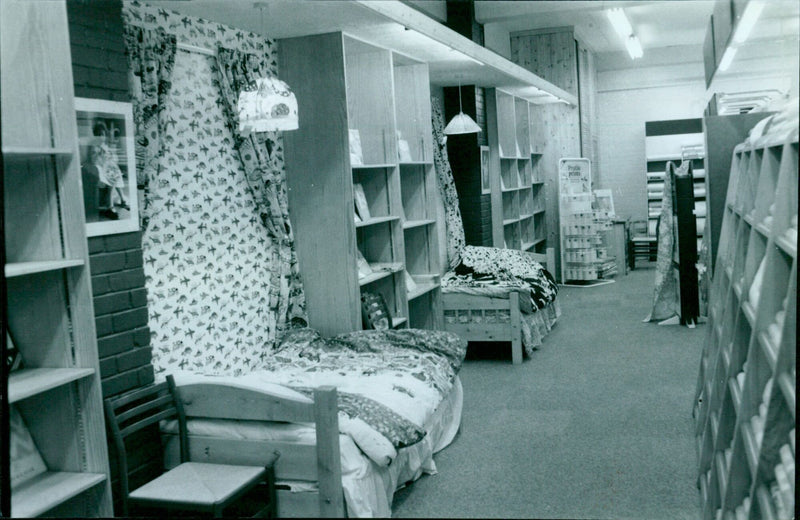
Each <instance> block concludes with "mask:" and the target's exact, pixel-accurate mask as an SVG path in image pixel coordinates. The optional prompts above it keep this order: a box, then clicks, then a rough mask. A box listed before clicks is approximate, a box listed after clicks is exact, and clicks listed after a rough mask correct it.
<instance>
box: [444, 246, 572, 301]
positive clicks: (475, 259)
mask: <svg viewBox="0 0 800 520" xmlns="http://www.w3.org/2000/svg"><path fill="white" fill-rule="evenodd" d="M442 291H444V292H461V293H466V294H478V295H482V296H490V297H502V296H504V295H507V294H508V291H518V292H520V293H521V294H529V295H530V299H528V298H521V299H520V300H521V303H520V308H521V309H522V311H523V312H525V313H531V312H536V311H537V310H541V309H544V308H545V307H547V306H548V305H549V304H550V303H551V302H553V301H554V300H555V297H556V294H557V293H558V286H557V285H556V282H555V279H554V278H553V275H552V274H550V273H549V272H548V271H547V269H545V268H544V266H542V264H540V263H539V262H537V261H536V260H534V259H532V258H531V257H530V256H529V255H527V254H525V253H524V252H522V251H518V250H515V249H501V248H497V247H480V246H465V247H464V249H463V250H462V252H461V257H460V259H459V261H458V263H457V264H456V267H455V269H453V270H452V271H448V272H447V273H446V274H445V275H444V276H443V277H442ZM529 304H530V305H529Z"/></svg>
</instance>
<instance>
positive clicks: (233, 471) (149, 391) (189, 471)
mask: <svg viewBox="0 0 800 520" xmlns="http://www.w3.org/2000/svg"><path fill="white" fill-rule="evenodd" d="M105 410H106V417H107V421H108V425H109V428H110V430H111V434H112V436H113V439H114V448H115V450H116V454H117V461H118V468H119V483H120V490H121V496H120V499H121V504H122V511H121V513H122V515H123V516H128V515H129V507H131V506H134V507H138V508H153V509H162V510H163V509H168V510H172V511H187V512H191V513H210V514H211V515H213V516H214V517H219V516H222V513H223V511H224V510H225V508H227V507H228V506H230V505H232V504H234V503H236V502H237V501H239V500H240V499H241V498H242V497H243V496H244V495H245V494H247V493H248V492H250V491H251V490H253V489H254V488H255V487H256V486H257V485H259V484H260V483H261V482H266V485H267V496H266V497H265V498H266V500H267V505H266V507H265V508H263V509H262V510H261V511H259V512H258V514H257V515H256V516H269V517H275V516H276V515H275V511H276V508H275V479H274V470H273V467H274V464H275V460H277V458H278V454H277V453H273V454H272V456H271V457H270V458H269V459H268V461H267V463H266V464H265V465H264V466H236V465H229V464H209V463H202V462H189V460H188V458H189V440H188V435H187V430H186V415H185V414H184V410H183V403H182V402H181V399H180V396H179V393H178V390H177V388H176V387H175V381H174V379H173V378H172V376H167V380H166V382H164V383H160V384H157V385H153V386H151V387H148V388H145V389H142V390H137V391H135V392H132V393H130V394H128V395H125V396H123V397H120V398H109V399H106V400H105ZM172 418H175V419H177V421H178V428H179V437H180V454H181V455H180V456H181V464H180V465H178V466H176V467H175V468H173V469H171V470H169V471H167V472H166V473H163V474H162V475H161V476H160V477H158V478H156V479H155V480H152V481H150V482H148V483H146V484H144V485H143V486H141V487H139V488H137V489H135V490H133V491H130V490H129V488H128V462H127V453H126V451H125V438H126V437H128V436H130V435H132V434H134V433H136V432H139V431H141V430H142V429H144V428H147V427H152V426H153V425H157V424H158V422H159V421H161V420H165V419H172ZM162 514H163V513H162Z"/></svg>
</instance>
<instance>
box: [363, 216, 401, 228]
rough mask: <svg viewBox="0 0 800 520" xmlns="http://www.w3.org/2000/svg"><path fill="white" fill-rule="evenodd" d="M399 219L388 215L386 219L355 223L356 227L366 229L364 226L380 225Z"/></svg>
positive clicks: (373, 218)
mask: <svg viewBox="0 0 800 520" xmlns="http://www.w3.org/2000/svg"><path fill="white" fill-rule="evenodd" d="M399 219H400V217H398V216H395V215H388V216H386V217H372V218H371V219H369V220H362V221H361V222H356V227H357V228H360V227H366V226H373V225H375V224H382V223H384V222H391V221H393V220H399Z"/></svg>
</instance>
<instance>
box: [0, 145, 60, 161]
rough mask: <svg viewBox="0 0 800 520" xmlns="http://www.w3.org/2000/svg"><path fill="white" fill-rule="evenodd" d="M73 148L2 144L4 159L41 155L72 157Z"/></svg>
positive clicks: (30, 157) (31, 157) (19, 158)
mask: <svg viewBox="0 0 800 520" xmlns="http://www.w3.org/2000/svg"><path fill="white" fill-rule="evenodd" d="M73 153H74V152H73V150H72V149H71V148H67V147H63V146H55V147H51V146H4V147H3V157H4V158H5V159H16V160H21V159H40V158H43V157H49V156H56V157H65V158H66V157H72V154H73Z"/></svg>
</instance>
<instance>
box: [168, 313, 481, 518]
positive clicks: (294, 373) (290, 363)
mask: <svg viewBox="0 0 800 520" xmlns="http://www.w3.org/2000/svg"><path fill="white" fill-rule="evenodd" d="M287 337H288V339H285V340H283V341H282V342H281V343H280V344H279V346H278V347H277V348H276V349H275V352H274V353H273V354H272V355H271V356H270V360H269V361H268V362H267V363H266V364H265V365H263V366H261V367H259V369H258V370H256V371H254V372H251V373H249V374H244V375H238V376H209V375H198V374H192V373H189V372H181V371H175V372H173V375H174V376H175V381H176V383H177V385H178V389H179V392H180V395H181V398H182V400H183V401H184V402H185V409H186V415H187V418H188V430H189V438H190V440H189V447H190V452H191V456H192V460H196V461H206V462H217V463H231V464H259V463H262V462H264V461H265V460H267V458H268V457H269V456H270V455H271V454H272V453H273V452H274V451H278V452H279V453H280V458H279V459H278V462H277V464H276V467H275V472H276V479H277V482H278V484H279V486H278V491H277V505H278V513H279V516H281V517H317V516H353V517H388V516H391V503H392V497H393V494H394V491H395V490H396V489H397V488H398V487H402V486H403V485H404V484H406V483H408V482H410V481H413V480H415V479H416V478H418V477H419V476H420V475H422V474H423V473H429V474H433V473H436V466H435V464H434V462H433V454H434V453H436V452H437V451H439V450H441V449H443V448H444V447H446V446H447V445H448V444H449V443H450V442H451V441H452V440H453V438H454V437H455V435H456V433H457V431H458V428H459V425H460V420H461V406H462V402H463V393H462V389H461V383H460V380H459V379H458V376H457V372H458V370H459V368H460V365H461V361H462V360H463V356H464V354H465V351H466V342H464V341H463V340H462V339H460V338H458V337H456V336H455V335H453V334H450V333H447V332H442V331H420V330H416V329H404V330H401V331H359V332H353V333H349V334H343V335H340V336H336V337H335V338H326V339H325V338H321V337H320V336H319V335H318V334H317V333H316V331H313V330H311V329H300V330H298V331H295V332H290V333H289V334H287ZM334 367H335V368H334ZM365 396H369V397H365ZM337 410H338V413H337ZM162 433H163V434H164V439H165V443H166V444H165V445H166V450H165V454H166V455H165V457H166V460H165V465H166V467H172V466H174V465H176V464H177V463H178V449H177V447H178V439H177V436H176V435H175V433H176V430H175V427H174V425H173V424H169V423H168V424H165V425H163V426H162Z"/></svg>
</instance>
